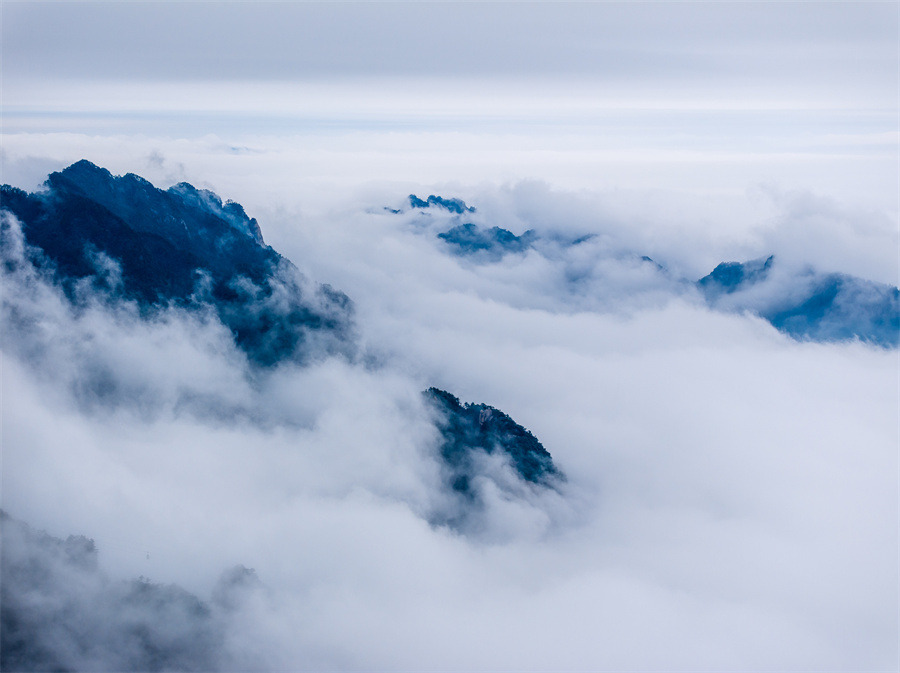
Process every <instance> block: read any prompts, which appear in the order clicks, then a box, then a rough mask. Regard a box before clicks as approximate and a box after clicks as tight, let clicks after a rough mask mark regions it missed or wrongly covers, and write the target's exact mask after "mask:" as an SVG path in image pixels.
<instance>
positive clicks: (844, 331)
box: [697, 256, 900, 348]
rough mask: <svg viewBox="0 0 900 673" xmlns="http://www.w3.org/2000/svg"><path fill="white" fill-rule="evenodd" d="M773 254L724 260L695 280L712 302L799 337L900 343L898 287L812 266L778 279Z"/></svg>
mask: <svg viewBox="0 0 900 673" xmlns="http://www.w3.org/2000/svg"><path fill="white" fill-rule="evenodd" d="M776 266H777V260H776V258H775V257H774V256H769V257H764V258H760V259H755V260H750V261H748V262H743V263H741V262H723V263H722V264H719V265H718V266H717V267H716V268H715V269H713V271H712V272H711V273H710V274H709V275H707V276H704V277H703V278H701V279H700V280H699V281H697V286H698V287H699V288H700V290H701V292H702V293H703V295H704V296H705V298H706V301H707V302H708V303H709V305H710V306H712V307H713V308H716V309H721V310H732V311H751V312H753V313H756V314H757V315H759V316H760V317H762V318H764V319H766V320H768V321H769V322H770V323H771V324H772V325H773V326H774V327H775V328H776V329H778V330H779V331H781V332H784V333H785V334H788V335H790V336H791V337H793V338H795V339H798V340H812V341H824V342H828V341H847V340H852V339H859V340H860V341H864V342H866V343H871V344H875V345H879V346H883V347H887V348H896V347H897V346H898V345H900V289H898V288H896V287H892V286H890V285H884V284H882V283H875V282H872V281H868V280H863V279H862V278H857V277H855V276H850V275H847V274H842V273H820V272H817V271H814V270H812V269H806V270H805V271H803V272H800V273H796V274H792V275H788V276H784V277H781V278H776V277H775V274H774V271H775V269H776Z"/></svg>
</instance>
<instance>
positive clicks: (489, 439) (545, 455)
mask: <svg viewBox="0 0 900 673" xmlns="http://www.w3.org/2000/svg"><path fill="white" fill-rule="evenodd" d="M423 395H424V396H425V400H426V402H427V403H428V404H429V405H430V406H431V408H432V409H433V410H434V411H435V412H436V416H437V419H438V420H437V424H438V428H439V429H440V432H441V440H442V441H441V447H440V453H441V457H442V458H443V459H444V463H445V465H446V466H447V467H448V470H449V474H448V481H449V484H450V486H451V487H452V488H453V490H454V491H456V492H458V493H462V494H464V495H469V494H471V492H472V479H473V478H474V477H475V476H476V474H478V473H479V472H480V470H479V469H478V467H477V462H478V461H477V459H478V455H479V453H483V454H488V455H490V454H500V455H501V456H503V457H505V458H507V459H508V460H509V464H510V466H511V467H512V468H513V470H514V471H515V472H516V474H517V475H518V476H519V477H520V478H521V479H523V480H524V481H527V482H530V483H532V484H537V485H540V486H552V485H554V484H556V483H558V482H560V481H562V480H564V477H563V474H562V473H561V472H560V471H559V470H558V469H557V468H556V466H555V465H554V464H553V458H552V457H551V456H550V453H549V452H548V451H547V450H546V449H545V448H544V447H543V445H542V444H541V443H540V442H539V441H538V439H537V437H535V436H534V435H532V434H531V433H530V432H529V431H528V430H526V429H525V428H524V427H522V426H521V425H519V424H518V423H516V422H515V421H514V420H513V419H512V418H510V417H509V416H508V415H506V414H505V413H503V412H502V411H500V410H499V409H495V408H494V407H491V406H488V405H487V404H470V403H461V402H460V400H459V398H457V397H455V396H454V395H451V394H450V393H448V392H446V391H444V390H440V389H438V388H429V389H428V390H426V391H425V392H424V393H423Z"/></svg>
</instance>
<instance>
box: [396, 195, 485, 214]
mask: <svg viewBox="0 0 900 673" xmlns="http://www.w3.org/2000/svg"><path fill="white" fill-rule="evenodd" d="M409 205H410V207H412V208H430V207H431V206H437V207H438V208H443V209H445V210H449V211H450V212H451V213H456V214H457V215H462V214H463V213H474V212H475V208H474V206H467V205H466V202H465V201H463V200H462V199H445V198H444V197H442V196H435V195H434V194H431V195H429V197H428V199H427V200H425V201H423V200H422V199H420V198H419V197H417V196H416V195H415V194H410V195H409ZM394 212H398V211H394Z"/></svg>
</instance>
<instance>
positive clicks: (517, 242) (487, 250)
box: [437, 223, 537, 259]
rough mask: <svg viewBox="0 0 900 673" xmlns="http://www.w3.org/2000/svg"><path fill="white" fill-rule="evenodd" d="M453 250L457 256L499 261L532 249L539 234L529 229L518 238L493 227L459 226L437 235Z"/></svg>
mask: <svg viewBox="0 0 900 673" xmlns="http://www.w3.org/2000/svg"><path fill="white" fill-rule="evenodd" d="M437 237H438V238H439V239H441V240H442V241H443V242H444V243H446V244H447V245H448V246H450V247H451V248H452V249H453V252H454V253H455V254H457V255H479V254H481V255H487V256H489V257H491V258H492V259H499V258H500V257H502V256H503V255H506V254H509V253H517V252H524V251H525V250H527V249H528V248H530V247H531V244H532V242H533V241H534V240H535V239H536V238H537V233H536V232H535V231H534V230H533V229H529V230H528V231H526V232H525V233H523V234H522V235H521V236H516V235H515V234H514V233H512V232H511V231H509V230H507V229H502V228H500V227H491V228H490V229H485V228H482V227H479V226H478V225H477V224H472V223H467V224H460V225H457V226H455V227H453V228H451V229H449V230H448V231H445V232H443V233H440V234H438V235H437Z"/></svg>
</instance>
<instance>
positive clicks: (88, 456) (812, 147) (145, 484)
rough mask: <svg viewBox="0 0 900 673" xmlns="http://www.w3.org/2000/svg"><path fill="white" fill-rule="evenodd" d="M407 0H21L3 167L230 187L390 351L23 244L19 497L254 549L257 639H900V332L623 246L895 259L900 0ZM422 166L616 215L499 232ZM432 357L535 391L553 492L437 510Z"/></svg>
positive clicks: (877, 653) (828, 643)
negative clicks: (289, 336) (354, 357)
mask: <svg viewBox="0 0 900 673" xmlns="http://www.w3.org/2000/svg"><path fill="white" fill-rule="evenodd" d="M380 7H381V9H380V10H379V5H377V4H373V5H366V6H365V9H361V5H358V4H354V3H349V4H343V3H341V4H339V5H337V6H336V8H332V9H329V6H328V5H324V4H315V3H280V4H277V5H269V6H268V9H267V10H265V11H264V10H262V9H259V8H257V7H256V6H253V7H252V8H251V7H250V6H249V5H246V6H245V5H240V4H222V5H217V4H200V3H198V4H196V5H181V4H178V5H176V4H174V3H160V4H156V5H152V6H149V5H145V4H127V5H126V4H124V3H119V4H109V3H107V4H94V5H91V6H87V5H83V4H78V3H73V4H72V5H71V6H63V5H60V4H50V3H9V2H7V3H3V6H2V12H3V31H4V32H3V40H2V43H3V77H4V87H3V92H2V96H3V100H2V103H3V108H4V112H3V126H4V128H3V136H2V150H0V168H2V175H3V180H2V181H3V182H5V183H12V184H14V185H16V186H19V187H22V188H25V189H28V190H33V189H35V188H37V187H38V185H39V184H40V182H41V181H42V180H43V178H44V176H45V175H46V174H47V173H48V172H49V171H51V170H59V169H61V168H63V167H64V166H66V165H68V164H70V163H72V162H74V161H77V160H79V159H81V158H87V159H89V160H91V161H93V162H95V163H97V164H99V165H102V166H105V167H107V168H109V169H110V170H111V171H112V172H113V173H116V174H122V173H125V172H134V173H138V174H140V175H143V176H144V177H146V178H148V179H150V180H151V181H152V182H154V183H155V184H156V185H157V186H162V187H166V186H169V185H171V184H174V183H176V182H179V181H181V180H188V181H190V182H192V183H193V184H195V185H196V186H198V187H204V188H211V189H214V190H215V191H216V192H218V193H219V194H220V195H221V196H222V197H223V198H231V199H234V200H236V201H239V202H240V203H242V204H243V205H244V206H245V208H246V209H247V212H248V213H249V214H250V215H251V216H254V217H257V218H258V219H259V222H260V224H261V226H262V229H263V234H264V236H265V237H266V241H267V242H268V243H269V244H271V245H273V246H274V247H275V248H276V249H277V250H279V251H280V252H282V253H283V254H285V255H286V256H287V257H289V258H290V259H292V260H293V261H294V262H296V263H297V265H298V266H300V267H301V269H303V270H304V271H306V272H308V273H309V275H310V276H311V277H313V278H315V279H316V280H318V281H321V282H328V283H331V284H333V285H334V286H335V287H337V288H339V289H341V290H343V291H345V292H346V293H347V294H348V295H349V296H350V297H351V298H352V299H353V300H354V301H355V302H356V306H357V309H358V322H359V330H360V335H361V337H360V338H361V345H362V347H363V349H364V352H365V353H366V354H367V355H368V356H369V357H368V358H367V359H363V360H361V361H360V362H348V361H346V360H343V359H340V358H333V359H329V360H325V361H321V362H319V363H317V364H315V365H313V366H310V367H308V368H303V369H300V368H296V367H293V366H285V367H283V368H280V369H277V370H276V371H274V372H271V373H269V374H267V375H265V376H259V375H257V374H254V373H252V372H251V371H250V370H249V369H248V367H247V365H246V363H245V361H244V360H243V356H242V355H241V354H240V353H239V352H237V351H236V349H235V348H234V347H233V346H232V345H231V343H230V340H229V338H228V335H227V333H226V332H225V331H224V330H223V329H222V328H221V327H220V326H218V325H216V324H215V323H212V322H209V321H204V320H202V319H199V318H198V317H196V316H188V315H185V314H183V313H179V312H177V311H171V312H166V313H163V314H162V315H161V316H159V317H158V318H157V319H156V320H154V321H153V322H152V323H146V322H140V321H138V320H137V319H136V316H135V315H134V314H133V312H131V311H129V310H128V309H127V308H119V309H114V310H113V309H110V308H108V307H105V306H103V305H102V304H97V305H92V306H89V307H88V308H87V309H86V310H83V311H81V312H79V313H73V312H72V311H71V309H70V308H68V307H67V306H66V305H65V304H64V303H63V302H62V301H61V300H60V298H59V296H58V295H57V294H55V292H54V291H53V290H51V289H48V288H47V287H45V286H44V285H43V284H41V283H40V282H37V281H35V280H34V279H31V280H30V281H28V283H25V284H24V285H23V284H22V283H24V279H21V278H19V279H16V278H10V277H7V278H6V279H5V281H4V284H3V286H2V292H3V300H4V302H5V307H6V308H5V309H4V310H5V311H7V313H6V314H4V322H3V329H4V331H5V335H4V339H3V342H2V358H3V359H2V374H3V377H2V386H3V388H2V394H3V397H2V421H3V423H2V450H3V465H2V468H3V473H2V506H3V508H4V509H5V510H7V511H9V513H10V514H11V515H12V516H14V517H17V518H21V519H23V520H25V521H27V522H29V523H30V524H31V525H33V526H35V527H37V528H45V529H46V530H48V531H49V532H50V533H51V534H53V535H57V536H62V537H65V536H66V535H68V534H70V533H76V534H77V533H83V534H85V535H88V536H91V537H93V538H94V539H95V540H96V542H97V545H98V548H99V550H100V564H101V566H102V567H103V568H104V569H105V570H106V572H108V573H109V575H110V576H111V577H113V578H134V577H137V576H138V575H144V576H146V577H149V578H150V579H151V580H153V581H154V582H163V583H168V582H173V583H177V584H179V585H181V586H183V587H185V588H187V589H188V590H190V591H193V592H195V593H196V594H197V595H198V596H200V597H201V598H203V599H204V600H206V599H208V598H210V596H211V593H212V592H213V591H214V585H215V583H216V580H217V578H218V577H219V575H220V573H221V572H222V571H223V570H226V569H227V568H230V567H232V566H234V565H235V564H243V565H245V566H248V567H252V568H255V569H256V572H257V574H258V576H259V578H260V580H261V581H262V582H263V583H264V584H265V585H266V587H268V590H267V591H263V592H262V593H260V594H257V595H255V596H254V597H253V598H252V599H251V600H250V601H249V603H247V604H246V605H245V606H244V608H243V609H242V610H240V611H239V612H238V613H237V615H235V616H233V618H232V620H231V621H230V622H228V623H227V625H226V633H227V638H226V648H225V649H226V650H227V652H226V654H227V655H228V656H230V657H232V659H231V660H230V661H231V666H230V668H233V669H235V670H238V669H240V670H247V669H252V668H268V669H277V670H286V669H289V670H302V669H307V670H312V669H315V670H327V669H331V670H334V669H343V670H362V669H365V670H374V669H381V670H412V669H415V670H451V669H452V670H510V669H517V670H648V669H652V670H735V671H737V670H744V671H746V670H773V671H774V670H778V671H784V670H848V671H851V670H852V671H858V670H894V669H896V667H897V665H898V654H897V653H898V649H897V648H898V636H897V633H898V612H897V596H898V590H900V584H898V571H897V568H898V567H900V559H898V523H900V522H898V481H897V476H898V452H897V447H898V443H900V436H898V405H900V393H898V390H900V388H898V365H900V363H898V354H897V352H896V350H893V351H891V350H885V349H880V348H873V347H869V346H866V345H864V344H860V343H844V344H814V343H798V342H795V341H792V340H791V339H789V338H787V337H785V336H783V335H781V334H779V333H778V332H776V331H775V330H774V328H772V327H771V326H770V325H769V324H768V323H766V322H765V321H763V320H761V319H757V318H754V317H752V316H744V315H726V314H721V313H715V312H712V311H710V310H708V309H707V308H706V307H705V305H704V304H703V303H702V301H701V300H700V297H699V296H697V295H695V294H693V293H692V292H690V291H686V292H685V293H684V294H681V295H679V296H677V297H673V296H672V294H671V293H670V292H669V290H668V289H667V288H668V287H669V286H670V285H669V284H670V283H671V282H674V281H672V280H671V279H667V278H665V277H664V276H662V275H660V274H658V273H656V272H655V271H654V270H653V269H651V268H648V267H645V266H643V265H640V264H637V265H636V264H635V263H633V261H634V258H633V257H628V256H627V255H624V256H622V255H620V254H619V253H621V252H622V251H626V252H627V253H629V254H633V255H637V256H640V255H648V256H650V257H652V258H653V259H654V260H655V261H657V262H659V263H660V264H663V265H664V266H665V267H666V268H667V269H669V270H670V271H671V273H672V274H673V277H674V278H676V279H677V278H680V277H685V278H689V279H694V280H695V279H697V278H699V277H701V276H703V275H705V274H706V273H708V272H709V271H710V270H711V269H712V268H713V267H714V266H715V265H716V264H717V263H719V262H721V261H726V260H735V261H743V260H747V259H753V258H758V257H760V256H765V255H769V254H773V253H774V254H776V255H777V256H778V258H779V259H782V260H785V263H786V264H791V265H795V264H796V265H802V264H805V263H811V264H813V265H815V266H816V267H818V268H820V270H822V271H837V272H844V273H851V274H854V275H858V276H861V277H864V278H868V279H871V280H876V281H879V282H882V283H890V284H893V285H897V283H898V255H897V249H898V232H897V216H898V210H900V209H898V201H897V180H898V163H897V147H898V144H897V139H898V135H897V131H898V129H897V124H896V92H897V81H898V80H897V76H896V75H897V60H896V53H897V51H896V48H897V37H896V30H895V27H896V16H897V9H896V6H894V5H892V4H891V3H865V4H864V3H854V4H849V3H843V4H842V3H761V4H759V5H750V4H746V3H722V4H716V5H713V4H712V3H699V4H698V3H673V4H671V5H668V6H667V7H666V9H665V10H664V11H662V10H661V6H658V5H652V4H646V3H636V4H634V5H629V6H626V5H621V4H616V3H594V4H579V5H564V6H563V7H562V9H558V8H557V7H558V6H557V5H549V4H547V5H541V4H538V5H527V6H522V5H516V4H509V5H507V4H494V5H490V6H485V5H481V4H477V3H460V4H458V5H447V4H442V3H437V4H429V5H411V4H403V3H401V4H396V5H390V6H389V8H388V9H385V6H380ZM429 7H431V9H429ZM523 7H525V8H524V9H522V8H523ZM429 12H431V13H432V14H430V15H429ZM511 12H512V15H513V16H511V14H510V13H511ZM516 12H520V14H519V15H518V16H515V13H516ZM429 16H430V17H431V18H434V17H437V18H442V19H443V23H440V22H437V23H435V22H432V21H430V19H429ZM510 19H512V23H510ZM441 26H443V28H444V30H443V31H442V30H441ZM511 27H516V28H517V30H511ZM236 36H243V38H244V39H243V41H241V40H240V39H239V37H236ZM299 36H305V38H306V39H300V37H299ZM598 36H599V37H598ZM388 37H391V38H392V39H388ZM351 38H353V39H351ZM61 80H62V81H64V82H65V85H64V86H63V85H61V84H60V81H61ZM423 83H424V84H427V86H423ZM417 87H418V88H417ZM848 101H849V103H848ZM448 110H452V114H448V113H447V111H448ZM410 192H415V193H417V194H418V195H419V196H420V197H424V196H426V195H427V194H430V193H435V194H442V195H444V196H458V197H462V198H464V199H466V200H467V201H468V202H469V203H470V204H472V205H475V206H477V207H478V213H477V218H478V219H477V221H478V222H480V223H483V224H485V225H488V226H494V225H496V226H500V227H504V228H507V229H509V230H511V231H513V232H514V233H516V234H521V233H522V232H524V231H525V230H527V229H530V228H540V229H542V230H544V231H552V232H556V233H558V234H559V235H560V236H570V235H572V236H577V235H583V234H597V235H598V236H597V238H596V239H592V240H591V241H590V242H589V243H588V244H587V245H585V247H583V248H579V250H578V252H577V254H576V253H575V252H569V253H566V254H559V255H556V256H554V255H553V254H550V253H549V252H548V254H546V255H538V254H535V253H534V252H529V253H527V254H524V255H513V256H509V257H507V258H504V259H503V260H502V261H501V262H499V263H495V264H474V263H472V261H471V260H468V261H467V260H464V259H460V258H456V257H453V256H450V255H447V254H446V253H445V251H444V250H443V249H442V247H441V244H440V242H439V241H438V240H437V239H435V237H434V235H435V233H436V232H437V231H438V227H437V225H436V224H432V225H427V224H423V223H421V222H418V220H416V221H414V220H415V219H416V218H412V217H410V216H408V215H399V216H395V215H391V214H389V213H386V212H385V211H384V210H382V207H383V206H390V207H397V206H398V205H400V204H401V202H402V201H403V199H405V197H406V195H407V194H409V193H410ZM4 252H5V253H8V252H9V250H5V251H4ZM545 252H546V251H545ZM576 281H577V282H576ZM12 309H15V310H16V311H17V312H18V316H19V320H18V321H17V322H15V323H13V322H12V321H9V320H6V317H7V316H8V315H9V313H8V311H10V310H12ZM13 328H15V329H13ZM428 385H436V386H439V387H442V388H446V389H448V390H450V391H452V392H453V393H454V394H456V395H459V396H460V397H461V398H462V399H463V400H465V401H473V402H486V403H488V404H492V405H494V406H496V407H498V408H500V409H502V410H503V411H505V412H507V413H508V414H510V416H512V418H514V419H515V420H516V421H518V422H519V423H521V424H523V425H524V426H526V427H527V428H528V429H529V430H531V431H532V432H534V433H535V435H536V436H537V437H538V438H539V439H540V440H541V442H542V443H543V444H544V445H545V446H546V447H547V449H548V450H549V451H550V452H551V453H552V455H553V457H554V460H555V461H556V463H557V464H558V465H559V467H560V468H561V469H562V470H563V471H565V473H566V474H567V476H568V482H567V484H566V486H565V488H564V489H563V491H562V494H561V495H555V494H553V493H549V494H546V493H545V494H543V495H541V494H539V493H530V492H528V491H524V492H523V494H522V495H523V497H522V498H518V499H509V498H504V497H502V492H499V491H498V492H497V496H496V497H495V498H493V500H491V501H490V504H489V507H488V508H487V510H486V513H485V516H484V518H483V521H482V527H481V528H480V529H479V530H476V531H470V534H469V535H461V534H457V533H453V532H451V531H448V530H445V529H441V528H435V527H431V526H429V525H428V524H427V522H426V517H427V516H428V513H429V512H430V511H433V510H434V508H439V507H443V506H447V503H446V502H444V500H443V495H442V491H441V490H440V489H439V488H438V484H439V481H440V475H439V472H438V466H437V463H436V461H435V460H434V456H433V449H434V443H435V442H436V440H437V437H436V432H435V430H434V427H433V426H432V425H431V423H430V422H429V420H430V419H429V418H428V416H427V414H426V413H425V412H424V410H423V409H422V404H421V398H420V396H419V391H421V390H422V389H424V388H425V387H427V386H428ZM494 474H495V476H497V479H498V480H502V478H503V472H502V469H499V471H497V472H494ZM507 476H508V475H507ZM486 488H487V491H486V492H487V493H488V494H490V483H488V484H486ZM148 552H149V558H147V556H148ZM110 665H111V664H110Z"/></svg>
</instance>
